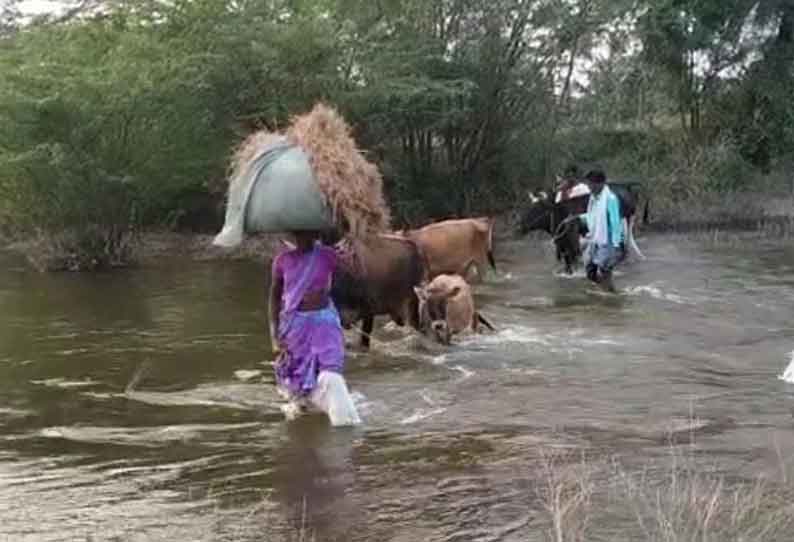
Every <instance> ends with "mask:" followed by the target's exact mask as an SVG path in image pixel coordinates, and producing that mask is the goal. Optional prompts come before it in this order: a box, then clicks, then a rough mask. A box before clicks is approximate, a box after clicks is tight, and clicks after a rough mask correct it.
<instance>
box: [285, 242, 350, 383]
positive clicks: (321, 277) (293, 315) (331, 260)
mask: <svg viewBox="0 0 794 542" xmlns="http://www.w3.org/2000/svg"><path fill="white" fill-rule="evenodd" d="M335 267H336V253H335V252H334V251H333V250H332V249H330V248H328V247H324V246H322V245H321V244H319V243H317V244H315V246H314V249H313V250H311V251H310V252H301V251H299V250H289V251H287V252H283V253H281V254H279V256H278V257H276V259H275V260H274V262H273V277H274V278H275V277H277V276H281V277H282V278H283V281H284V291H283V294H282V299H281V315H280V322H279V329H278V340H279V343H280V345H281V348H282V353H281V356H280V357H279V359H278V362H277V364H276V382H277V384H278V386H279V387H281V388H283V389H284V390H285V391H287V392H288V393H289V394H290V395H293V396H299V397H300V396H306V395H308V394H310V393H311V392H312V390H314V388H315V386H316V385H317V378H318V375H319V374H320V372H321V371H331V372H336V373H340V374H341V372H342V369H343V366H344V359H345V351H344V336H343V334H342V325H341V323H340V321H339V313H338V312H337V310H336V307H334V305H333V303H332V302H331V301H329V304H328V306H327V307H326V308H324V309H321V310H315V311H300V310H298V308H299V307H300V304H301V301H302V300H303V297H304V296H305V295H306V293H307V292H311V291H317V290H324V291H326V292H330V289H331V280H332V278H333V272H334V268H335Z"/></svg>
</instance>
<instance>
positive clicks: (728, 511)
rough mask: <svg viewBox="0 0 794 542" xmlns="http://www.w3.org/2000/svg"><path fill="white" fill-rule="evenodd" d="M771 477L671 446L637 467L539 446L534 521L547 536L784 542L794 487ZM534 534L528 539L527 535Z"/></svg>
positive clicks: (571, 540) (783, 476)
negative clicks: (752, 475) (729, 469)
mask: <svg viewBox="0 0 794 542" xmlns="http://www.w3.org/2000/svg"><path fill="white" fill-rule="evenodd" d="M777 453H778V457H779V459H780V472H779V476H776V477H775V478H774V479H770V478H765V477H762V476H759V477H757V478H756V479H753V480H746V479H739V478H736V477H731V476H728V475H727V474H726V473H724V472H721V471H720V470H719V469H718V468H716V466H715V465H713V464H711V465H710V464H707V463H706V462H705V460H704V459H703V458H702V457H699V456H698V454H697V453H696V447H695V446H693V445H688V446H674V445H672V444H671V446H670V453H669V456H668V457H666V458H663V459H662V460H659V461H655V462H653V463H651V464H646V465H644V466H640V467H637V466H631V465H630V460H629V461H627V460H626V459H620V458H611V459H609V460H603V459H602V460H586V458H585V456H584V455H583V454H582V453H581V452H577V451H571V450H562V451H560V450H558V449H553V450H548V449H546V450H541V452H540V454H539V461H538V464H537V473H538V476H539V477H540V481H539V483H538V488H539V490H538V496H539V498H540V501H539V502H540V505H539V506H537V507H533V508H534V510H533V511H534V512H535V514H536V519H537V521H536V522H534V524H535V525H536V526H540V527H542V531H543V535H544V538H543V539H544V540H547V541H553V542H583V541H604V542H606V541H610V542H620V541H626V542H628V541H643V542H778V541H779V542H784V541H789V540H791V539H792V535H791V533H792V529H794V486H792V485H791V484H790V483H789V480H790V477H789V475H788V473H787V467H786V462H785V461H784V460H783V457H782V454H781V453H780V450H778V451H777ZM531 539H532V540H534V539H535V538H531Z"/></svg>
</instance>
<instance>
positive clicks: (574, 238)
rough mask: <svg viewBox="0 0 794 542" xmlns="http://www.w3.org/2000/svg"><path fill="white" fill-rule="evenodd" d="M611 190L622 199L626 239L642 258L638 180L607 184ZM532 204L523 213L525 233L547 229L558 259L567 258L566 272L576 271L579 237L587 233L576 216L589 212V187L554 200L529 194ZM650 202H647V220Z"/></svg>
mask: <svg viewBox="0 0 794 542" xmlns="http://www.w3.org/2000/svg"><path fill="white" fill-rule="evenodd" d="M608 186H609V189H610V190H612V192H613V193H614V194H615V195H616V196H617V198H618V201H619V202H620V215H621V218H623V219H624V220H625V221H626V223H627V224H628V228H627V232H628V235H627V239H626V241H627V242H628V243H629V245H630V247H628V248H631V249H632V250H634V251H635V252H636V253H637V254H638V255H639V256H640V257H642V254H641V253H640V251H639V248H638V247H637V245H636V242H635V241H634V231H633V230H634V219H635V215H636V212H637V205H638V193H637V191H636V189H635V187H636V186H637V183H608ZM530 198H531V200H532V204H531V205H530V207H529V208H528V209H527V210H526V212H524V214H523V216H522V217H521V222H520V224H519V230H520V232H521V233H522V234H524V235H525V234H527V233H529V232H530V231H545V232H547V233H548V234H549V235H551V236H552V237H553V240H554V245H555V248H556V252H557V259H558V260H559V261H564V263H565V272H566V273H568V274H570V273H572V272H573V266H574V264H575V263H576V262H578V261H579V258H580V256H581V248H580V241H579V239H580V236H582V235H586V234H587V226H586V225H585V223H584V221H582V220H576V218H575V217H576V216H578V215H581V214H583V213H585V212H586V211H587V204H588V202H589V201H590V194H589V190H588V191H587V193H585V194H584V195H579V196H575V197H572V198H570V199H564V200H562V201H559V202H555V198H556V197H555V195H554V194H546V193H545V192H541V193H540V194H530ZM647 211H648V202H647V201H646V203H645V214H646V221H647Z"/></svg>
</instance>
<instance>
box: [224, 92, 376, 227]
mask: <svg viewBox="0 0 794 542" xmlns="http://www.w3.org/2000/svg"><path fill="white" fill-rule="evenodd" d="M285 136H286V142H288V143H290V144H294V145H298V146H299V147H300V148H301V149H302V150H303V151H304V152H305V153H306V155H307V156H308V159H309V163H310V166H311V171H312V176H313V177H314V182H315V184H316V185H317V188H318V189H319V191H320V192H321V193H322V195H323V197H324V199H325V203H326V205H327V206H328V209H329V210H330V211H331V215H332V219H333V222H334V224H335V225H336V226H337V227H338V228H340V229H341V230H343V231H344V232H345V233H348V234H350V235H353V236H356V237H364V236H366V235H368V234H371V233H374V232H381V231H385V230H387V229H388V228H389V224H390V212H389V208H388V206H387V205H386V202H385V199H384V196H383V179H382V178H381V174H380V172H379V171H378V168H377V166H375V164H372V163H371V162H369V161H368V160H367V159H366V158H364V156H363V155H362V153H361V151H360V150H359V149H358V147H357V146H356V144H355V141H354V140H353V138H352V136H351V129H350V126H349V125H348V124H347V123H346V122H345V120H344V119H343V118H342V117H341V115H339V113H338V112H337V111H336V110H335V109H333V108H331V107H329V106H327V105H324V104H317V105H315V107H314V108H313V109H312V110H311V111H310V112H309V113H306V114H304V115H299V116H296V117H294V118H293V119H292V123H291V125H290V127H289V129H288V130H287V132H286V134H285V135H282V134H278V133H271V132H267V131H264V130H261V131H258V132H255V133H253V134H251V135H250V136H248V137H247V138H246V139H245V140H244V141H243V142H242V143H241V144H240V146H239V147H238V148H237V149H236V151H235V152H234V155H233V157H232V164H231V166H232V167H231V170H232V171H231V172H230V173H231V175H230V180H231V185H230V189H234V188H235V184H236V183H239V182H243V181H242V180H243V179H244V178H245V175H246V171H248V169H249V166H250V164H251V162H252V161H253V160H255V159H256V157H257V156H259V155H260V153H261V152H262V150H263V149H265V148H266V147H269V146H271V145H274V144H277V143H279V142H284V138H285ZM230 192H231V190H230Z"/></svg>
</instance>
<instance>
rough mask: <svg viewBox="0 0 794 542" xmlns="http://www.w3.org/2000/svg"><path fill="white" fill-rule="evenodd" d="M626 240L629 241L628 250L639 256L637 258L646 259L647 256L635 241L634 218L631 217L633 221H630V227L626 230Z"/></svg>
mask: <svg viewBox="0 0 794 542" xmlns="http://www.w3.org/2000/svg"><path fill="white" fill-rule="evenodd" d="M626 240H627V241H628V248H630V249H631V250H632V252H634V254H636V255H637V258H639V259H640V260H644V259H645V255H644V254H643V253H642V252H641V251H640V247H639V246H637V241H636V239H634V217H631V220H629V221H628V227H627V228H626Z"/></svg>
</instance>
